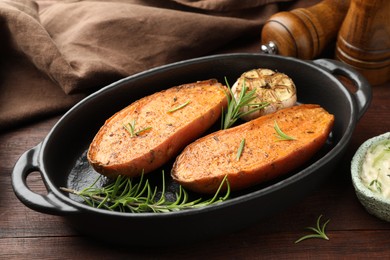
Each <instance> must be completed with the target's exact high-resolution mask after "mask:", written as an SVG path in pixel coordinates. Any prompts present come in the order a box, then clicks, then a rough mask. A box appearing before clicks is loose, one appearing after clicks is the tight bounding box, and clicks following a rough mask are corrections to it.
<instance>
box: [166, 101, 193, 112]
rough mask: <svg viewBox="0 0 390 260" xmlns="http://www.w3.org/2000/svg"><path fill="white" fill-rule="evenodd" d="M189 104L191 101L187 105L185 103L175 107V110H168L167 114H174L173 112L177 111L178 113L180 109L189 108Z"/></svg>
mask: <svg viewBox="0 0 390 260" xmlns="http://www.w3.org/2000/svg"><path fill="white" fill-rule="evenodd" d="M189 103H190V101H189V100H188V101H187V102H185V103H183V104H180V105H178V106H177V107H174V108H172V109H170V110H168V111H167V112H168V113H173V112H175V111H177V110H179V109H182V108H184V107H185V106H187V105H188V104H189Z"/></svg>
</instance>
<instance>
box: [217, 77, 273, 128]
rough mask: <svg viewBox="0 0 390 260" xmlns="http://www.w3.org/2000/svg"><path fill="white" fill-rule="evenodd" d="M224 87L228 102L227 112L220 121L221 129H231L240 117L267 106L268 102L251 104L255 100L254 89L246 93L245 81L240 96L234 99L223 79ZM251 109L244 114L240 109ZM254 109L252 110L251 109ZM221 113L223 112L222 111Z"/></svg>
mask: <svg viewBox="0 0 390 260" xmlns="http://www.w3.org/2000/svg"><path fill="white" fill-rule="evenodd" d="M225 82H226V86H227V87H228V93H226V98H227V101H228V106H227V111H226V114H224V113H222V121H221V128H222V129H228V128H229V127H231V126H232V125H233V124H234V123H235V122H236V121H237V120H238V119H239V118H240V117H242V116H244V115H247V114H250V113H253V112H255V111H257V110H260V109H263V108H265V107H266V106H268V105H269V103H268V102H262V103H255V104H251V103H250V102H252V101H253V100H254V99H255V98H256V95H255V94H256V89H255V88H254V89H252V90H251V91H249V92H247V91H248V88H247V87H246V85H245V81H244V82H243V87H242V89H241V92H240V95H239V96H238V98H237V99H236V98H234V94H233V92H232V90H231V88H230V86H229V83H228V81H227V79H226V77H225ZM246 106H247V107H252V108H251V109H249V110H248V111H246V112H243V111H241V108H243V107H246ZM253 107H254V108H253ZM222 112H223V111H222Z"/></svg>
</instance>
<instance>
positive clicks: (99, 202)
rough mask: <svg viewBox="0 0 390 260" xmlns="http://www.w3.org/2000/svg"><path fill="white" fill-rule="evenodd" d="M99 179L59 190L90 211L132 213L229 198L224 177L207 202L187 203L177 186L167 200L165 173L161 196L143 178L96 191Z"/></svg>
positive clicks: (190, 206) (196, 205) (121, 180)
mask: <svg viewBox="0 0 390 260" xmlns="http://www.w3.org/2000/svg"><path fill="white" fill-rule="evenodd" d="M100 178H101V176H99V177H98V178H97V179H96V180H95V182H94V183H92V184H91V185H90V186H88V187H87V188H85V189H83V190H80V191H77V190H73V189H69V188H64V187H61V188H60V189H61V190H62V191H65V192H68V193H71V194H74V195H77V196H79V197H81V198H82V199H83V200H84V201H85V203H86V204H88V205H89V206H91V207H94V208H101V209H107V210H111V211H119V212H132V213H142V212H155V213H166V212H172V211H179V210H185V209H193V208H200V207H204V206H208V205H211V204H216V203H219V202H222V201H225V200H227V199H228V198H229V196H230V186H229V182H228V179H227V176H225V177H224V179H223V180H222V182H221V184H220V186H219V188H218V190H217V191H216V193H215V194H214V196H213V197H212V198H210V199H207V200H203V199H202V198H198V199H195V200H192V201H189V195H188V193H187V192H186V191H185V190H184V188H182V186H179V192H178V193H176V194H175V200H174V201H169V200H167V198H166V190H165V178H164V171H162V188H161V191H160V192H158V191H157V187H154V189H153V188H152V187H151V185H150V184H149V181H148V180H147V179H144V175H143V174H142V175H141V177H140V179H139V181H138V182H136V181H135V180H134V179H131V178H127V177H124V176H118V177H117V178H116V179H115V180H114V182H113V183H111V184H108V185H107V186H104V187H96V186H95V184H96V183H97V182H98V180H99V179H100ZM225 184H226V185H227V190H226V193H225V195H224V196H223V197H222V196H220V192H221V189H222V187H223V186H224V185H225Z"/></svg>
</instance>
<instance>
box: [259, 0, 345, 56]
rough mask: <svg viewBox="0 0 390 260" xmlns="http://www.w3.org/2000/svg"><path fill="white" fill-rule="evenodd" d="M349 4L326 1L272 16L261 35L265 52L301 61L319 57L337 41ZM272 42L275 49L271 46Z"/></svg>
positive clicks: (339, 0) (341, 1)
mask: <svg viewBox="0 0 390 260" xmlns="http://www.w3.org/2000/svg"><path fill="white" fill-rule="evenodd" d="M349 2H350V1H349V0H324V1H322V2H320V3H318V4H316V5H314V6H311V7H309V8H306V9H305V8H297V9H294V10H292V11H290V12H279V13H276V14H274V15H272V16H271V17H270V19H269V20H268V21H267V22H266V23H265V24H264V27H263V30H262V33H261V39H262V44H263V45H262V47H261V48H262V51H263V50H265V51H267V50H269V49H271V50H277V54H280V55H284V56H292V57H296V58H300V59H312V58H314V57H316V56H318V55H319V54H321V52H322V51H323V50H324V48H325V47H326V46H327V45H328V44H329V43H330V42H331V41H335V40H336V38H337V33H338V31H339V28H340V26H341V24H342V22H343V20H344V17H345V15H346V13H347V11H348V7H349ZM271 42H272V44H274V47H270V46H269V45H270V43H271ZM272 44H271V45H272ZM263 52H264V51H263ZM266 53H267V52H266Z"/></svg>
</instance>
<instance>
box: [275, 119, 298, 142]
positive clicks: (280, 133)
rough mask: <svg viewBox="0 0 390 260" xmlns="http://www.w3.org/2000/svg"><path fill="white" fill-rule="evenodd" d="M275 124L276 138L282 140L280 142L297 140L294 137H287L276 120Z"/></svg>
mask: <svg viewBox="0 0 390 260" xmlns="http://www.w3.org/2000/svg"><path fill="white" fill-rule="evenodd" d="M274 122H275V124H274V129H275V131H276V137H277V138H278V139H279V140H280V141H292V140H295V138H294V137H292V136H289V135H286V134H285V133H284V132H283V131H282V130H281V129H280V128H279V126H278V123H276V120H275V121H274Z"/></svg>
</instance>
